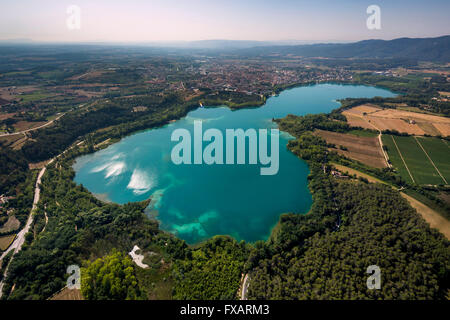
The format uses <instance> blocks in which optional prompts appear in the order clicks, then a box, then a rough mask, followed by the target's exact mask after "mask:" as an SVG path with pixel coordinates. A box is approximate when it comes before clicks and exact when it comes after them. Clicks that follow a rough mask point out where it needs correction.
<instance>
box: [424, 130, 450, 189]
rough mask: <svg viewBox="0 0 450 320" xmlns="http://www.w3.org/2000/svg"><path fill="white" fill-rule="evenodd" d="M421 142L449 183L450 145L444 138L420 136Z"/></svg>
mask: <svg viewBox="0 0 450 320" xmlns="http://www.w3.org/2000/svg"><path fill="white" fill-rule="evenodd" d="M417 139H419V142H420V144H421V145H422V146H423V148H424V149H425V151H426V152H427V153H428V155H429V156H430V158H431V159H432V160H433V162H434V165H435V166H436V167H437V169H438V170H439V171H440V172H441V174H442V175H443V176H444V178H445V180H446V181H447V184H448V183H449V182H450V147H449V146H448V144H447V142H446V141H444V140H442V139H436V138H430V137H420V138H417Z"/></svg>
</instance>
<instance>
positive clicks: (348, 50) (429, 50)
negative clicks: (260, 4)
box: [240, 36, 450, 62]
mask: <svg viewBox="0 0 450 320" xmlns="http://www.w3.org/2000/svg"><path fill="white" fill-rule="evenodd" d="M240 52H241V54H247V55H265V54H276V53H278V54H293V55H298V56H303V57H324V58H383V59H384V58H410V59H417V60H421V61H435V62H450V36H442V37H437V38H399V39H394V40H363V41H359V42H354V43H322V44H311V45H295V46H262V47H255V48H251V49H243V50H241V51H240Z"/></svg>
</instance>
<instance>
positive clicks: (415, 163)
mask: <svg viewBox="0 0 450 320" xmlns="http://www.w3.org/2000/svg"><path fill="white" fill-rule="evenodd" d="M382 139H383V144H385V145H386V146H387V148H388V154H389V159H390V160H391V163H392V165H393V166H394V167H395V168H396V169H397V171H398V173H399V174H400V175H401V176H402V177H403V178H404V179H405V180H406V181H407V182H409V183H411V182H413V179H414V182H415V183H417V184H432V185H438V184H446V182H447V183H448V181H450V163H449V161H448V159H450V148H449V147H448V146H447V145H446V142H445V141H442V140H441V139H438V138H429V137H418V138H417V139H418V142H420V144H421V145H422V147H423V149H425V152H426V153H427V154H428V156H429V157H430V158H431V161H433V163H434V165H435V166H436V168H437V170H439V172H440V173H441V174H442V176H443V177H444V179H445V180H446V181H444V179H443V178H442V177H441V175H440V174H439V172H438V171H437V170H436V168H435V167H434V166H433V164H432V163H431V161H430V159H429V158H428V157H427V154H425V152H424V150H422V148H421V147H420V145H419V143H418V142H417V141H416V138H414V137H412V136H408V137H401V136H391V135H383V137H382ZM394 141H395V143H396V144H397V147H398V150H397V147H396V145H395V143H394ZM399 151H400V154H399ZM402 157H403V160H402ZM405 164H406V166H405ZM408 169H409V172H408ZM411 176H412V178H413V179H412V178H411Z"/></svg>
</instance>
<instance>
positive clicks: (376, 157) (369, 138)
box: [314, 130, 386, 168]
mask: <svg viewBox="0 0 450 320" xmlns="http://www.w3.org/2000/svg"><path fill="white" fill-rule="evenodd" d="M314 133H315V134H317V135H318V136H320V137H322V138H323V139H325V140H326V141H327V143H331V144H334V145H336V148H333V149H332V150H333V151H336V152H338V153H339V154H342V155H344V156H346V157H348V158H351V159H354V160H357V161H360V162H362V163H364V164H367V165H369V166H372V167H375V168H384V167H386V161H385V159H384V156H383V153H382V152H381V147H380V143H379V141H378V138H377V137H376V135H375V136H374V135H373V133H371V132H365V131H357V132H354V134H346V133H337V132H331V131H323V130H316V131H314ZM341 146H342V147H343V148H342V147H341Z"/></svg>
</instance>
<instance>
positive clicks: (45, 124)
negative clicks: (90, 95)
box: [0, 113, 66, 138]
mask: <svg viewBox="0 0 450 320" xmlns="http://www.w3.org/2000/svg"><path fill="white" fill-rule="evenodd" d="M65 114H66V113H63V114H60V115H59V116H58V117H56V118H55V119H53V120H51V121H49V122H46V123H44V124H43V125H40V126H38V127H34V128H30V129H27V130H22V131H19V132H12V133H3V134H0V138H1V137H9V136H15V135H18V134H25V133H27V132H30V131H34V130H38V129H42V128H45V127H48V126H49V125H51V124H52V123H53V122H55V121H57V120H59V119H60V118H61V117H62V116H63V115H65Z"/></svg>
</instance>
